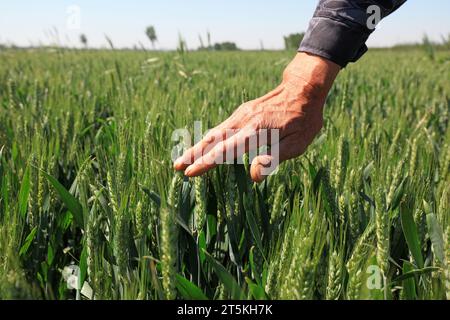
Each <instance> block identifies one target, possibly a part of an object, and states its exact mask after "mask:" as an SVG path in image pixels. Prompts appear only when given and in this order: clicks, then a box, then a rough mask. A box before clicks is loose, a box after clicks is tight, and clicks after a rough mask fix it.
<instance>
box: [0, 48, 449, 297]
mask: <svg viewBox="0 0 450 320" xmlns="http://www.w3.org/2000/svg"><path fill="white" fill-rule="evenodd" d="M292 57H293V53H291V52H266V51H263V52H222V53H219V52H214V53H212V52H186V51H179V52H172V53H157V52H143V51H141V52H138V51H136V52H133V51H112V50H110V51H108V50H105V51H94V50H93V51H87V50H86V51H81V50H63V49H38V50H12V49H11V50H9V49H8V50H4V51H0V150H1V151H0V299H91V300H93V299H230V298H232V299H336V300H338V299H339V300H342V299H395V300H397V299H449V298H450V269H449V268H450V246H449V242H450V225H449V213H450V205H449V203H450V174H449V166H450V129H449V111H450V78H449V74H450V53H449V52H448V51H437V52H435V53H433V55H429V54H427V53H426V52H424V51H423V50H421V49H420V48H419V49H409V50H374V51H372V52H369V53H368V54H367V55H366V56H365V57H364V58H363V59H362V60H361V61H360V62H359V63H358V64H355V65H351V66H349V67H348V68H346V69H345V70H344V71H342V72H341V74H340V75H339V77H338V80H337V81H336V83H335V85H334V87H333V89H332V91H331V92H330V94H329V97H328V100H327V103H326V107H325V124H324V128H323V129H322V131H321V133H320V134H319V135H318V136H317V138H316V139H315V141H314V142H313V144H312V145H311V146H310V147H309V148H308V150H307V152H306V153H305V154H304V155H303V156H302V157H300V158H298V159H295V160H291V161H288V162H286V163H284V164H282V165H281V167H280V169H279V170H278V172H277V174H275V175H272V176H270V177H269V178H268V179H267V180H266V181H265V182H264V183H261V184H253V183H252V182H251V180H250V179H249V175H248V159H247V158H245V157H244V158H245V159H244V164H234V165H233V164H229V165H223V166H220V167H217V168H216V169H214V170H213V171H211V172H209V173H208V174H207V175H205V176H203V177H198V178H194V179H187V178H185V177H183V176H182V175H180V174H176V173H175V172H174V171H173V169H172V160H171V153H172V151H173V148H174V145H175V143H174V142H173V141H172V140H171V137H172V132H173V131H174V130H175V129H178V128H187V129H188V130H190V131H192V130H193V123H194V121H202V124H203V127H204V128H212V127H213V126H214V125H216V124H217V123H219V122H220V121H221V120H224V119H225V118H227V116H228V115H229V114H231V112H232V111H233V110H234V108H236V107H237V106H239V105H240V104H242V103H243V102H244V101H246V100H248V99H253V98H256V97H258V96H260V95H262V94H264V93H265V92H267V91H268V90H270V89H272V88H273V87H275V86H276V85H277V84H278V83H279V81H280V80H281V79H280V75H281V73H282V70H283V69H284V67H285V66H286V65H287V63H288V62H289V60H290V59H291V58H292Z"/></svg>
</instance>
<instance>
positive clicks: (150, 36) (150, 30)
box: [145, 26, 158, 49]
mask: <svg viewBox="0 0 450 320" xmlns="http://www.w3.org/2000/svg"><path fill="white" fill-rule="evenodd" d="M145 34H146V35H147V37H148V39H149V40H150V42H151V43H152V47H153V49H155V42H156V41H158V37H157V36H156V31H155V28H154V27H153V26H148V27H147V29H145Z"/></svg>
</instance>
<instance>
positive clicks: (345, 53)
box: [298, 17, 370, 67]
mask: <svg viewBox="0 0 450 320" xmlns="http://www.w3.org/2000/svg"><path fill="white" fill-rule="evenodd" d="M369 35H370V31H369V30H367V29H364V28H362V27H361V26H350V25H347V24H346V23H343V22H341V21H337V20H334V19H332V18H328V17H314V18H312V19H311V21H310V24H309V27H308V31H307V32H306V35H305V37H304V38H303V41H302V43H301V44H300V48H299V49H298V51H301V52H307V53H311V54H314V55H317V56H320V57H323V58H325V59H328V60H331V61H333V62H335V63H337V64H338V65H340V66H341V67H345V66H346V65H347V64H348V63H349V62H355V61H357V60H358V59H359V58H360V57H361V56H362V55H363V54H364V53H365V52H366V51H367V47H366V45H365V43H366V41H367V38H368V37H369Z"/></svg>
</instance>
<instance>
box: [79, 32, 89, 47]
mask: <svg viewBox="0 0 450 320" xmlns="http://www.w3.org/2000/svg"><path fill="white" fill-rule="evenodd" d="M80 42H81V43H82V44H83V46H84V47H85V48H87V45H88V39H87V37H86V35H85V34H81V35H80Z"/></svg>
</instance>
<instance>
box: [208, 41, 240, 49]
mask: <svg viewBox="0 0 450 320" xmlns="http://www.w3.org/2000/svg"><path fill="white" fill-rule="evenodd" d="M213 49H214V50H216V51H236V50H239V48H238V47H237V45H236V43H234V42H222V43H216V44H214V47H213Z"/></svg>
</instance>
